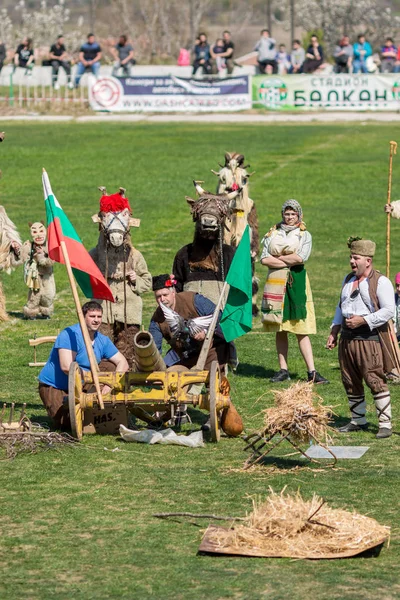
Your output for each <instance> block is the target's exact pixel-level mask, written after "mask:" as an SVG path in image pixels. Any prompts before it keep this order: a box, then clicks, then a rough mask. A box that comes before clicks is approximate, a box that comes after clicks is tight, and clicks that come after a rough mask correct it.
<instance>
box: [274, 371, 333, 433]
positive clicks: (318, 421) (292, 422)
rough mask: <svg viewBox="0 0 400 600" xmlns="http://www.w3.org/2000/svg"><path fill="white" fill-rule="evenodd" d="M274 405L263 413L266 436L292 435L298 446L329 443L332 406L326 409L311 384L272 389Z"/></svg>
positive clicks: (300, 383) (296, 384)
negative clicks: (311, 443) (277, 434)
mask: <svg viewBox="0 0 400 600" xmlns="http://www.w3.org/2000/svg"><path fill="white" fill-rule="evenodd" d="M272 393H273V394H274V399H275V406H273V407H271V408H267V409H266V410H264V411H263V413H264V415H265V416H264V424H265V434H266V435H268V436H271V437H272V436H273V435H275V434H276V433H283V432H286V433H289V434H290V439H291V440H293V441H294V442H297V443H299V444H301V443H310V441H311V440H316V441H317V442H325V443H326V442H328V441H329V436H328V427H329V421H330V419H331V417H332V414H333V413H332V407H331V406H324V405H323V400H322V398H321V397H320V396H318V394H316V393H315V391H314V387H313V384H312V383H307V382H301V381H298V382H297V383H294V384H293V385H291V386H290V387H288V388H287V389H283V390H272Z"/></svg>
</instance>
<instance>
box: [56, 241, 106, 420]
mask: <svg viewBox="0 0 400 600" xmlns="http://www.w3.org/2000/svg"><path fill="white" fill-rule="evenodd" d="M60 246H61V251H62V253H63V257H64V262H65V266H66V268H67V273H68V279H69V283H70V285H71V289H72V295H73V297H74V302H75V307H76V312H77V314H78V319H79V325H80V326H81V329H82V335H83V339H84V342H85V347H86V352H87V353H88V357H89V362H90V369H91V371H92V377H93V382H94V385H95V388H96V392H97V397H98V400H99V405H100V408H101V409H104V402H103V396H102V394H101V389H100V382H99V375H98V373H99V367H98V364H97V361H96V357H95V355H94V351H93V346H92V341H91V339H90V336H89V332H88V329H87V326H86V323H85V318H84V316H83V312H82V308H81V303H80V301H79V296H78V290H77V288H76V283H75V277H74V274H73V272H72V267H71V262H70V260H69V255H68V250H67V246H66V244H65V242H64V241H63V240H62V241H61V242H60Z"/></svg>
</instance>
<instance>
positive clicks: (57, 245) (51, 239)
mask: <svg viewBox="0 0 400 600" xmlns="http://www.w3.org/2000/svg"><path fill="white" fill-rule="evenodd" d="M42 181H43V191H44V203H45V206H46V218H47V238H48V246H49V256H50V258H51V259H52V260H55V261H56V262H59V263H62V264H65V261H64V256H63V253H62V250H61V242H65V245H66V247H67V252H68V256H69V260H70V262H71V267H72V270H73V273H74V276H75V279H76V281H77V282H78V284H79V287H80V288H81V290H82V292H83V294H84V295H85V296H86V298H98V299H99V300H110V301H111V302H114V297H113V295H112V292H111V289H110V287H109V286H108V284H107V282H106V280H105V279H104V277H103V275H102V273H101V271H100V269H99V268H98V266H97V265H96V263H95V262H94V261H93V259H92V257H91V256H90V254H89V252H88V251H87V250H86V248H85V246H84V245H83V244H82V242H81V240H80V238H79V236H78V234H77V233H76V231H75V229H74V228H73V226H72V224H71V223H70V221H69V219H68V217H67V215H66V214H65V212H64V211H63V209H62V208H61V206H60V203H59V202H58V200H57V198H56V197H55V195H54V194H53V191H52V189H51V185H50V181H49V177H48V175H47V173H46V171H45V170H44V169H43V175H42Z"/></svg>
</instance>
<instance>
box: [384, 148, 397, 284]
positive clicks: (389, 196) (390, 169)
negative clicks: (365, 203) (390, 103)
mask: <svg viewBox="0 0 400 600" xmlns="http://www.w3.org/2000/svg"><path fill="white" fill-rule="evenodd" d="M389 145H390V151H389V176H388V191H387V202H386V203H387V204H390V202H391V195H392V167H393V155H394V154H396V153H397V142H389ZM386 277H388V278H389V279H390V212H388V213H387V215H386Z"/></svg>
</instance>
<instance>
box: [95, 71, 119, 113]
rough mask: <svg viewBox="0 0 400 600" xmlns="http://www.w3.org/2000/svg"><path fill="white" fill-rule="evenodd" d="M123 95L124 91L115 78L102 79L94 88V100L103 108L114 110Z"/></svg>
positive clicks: (98, 80)
mask: <svg viewBox="0 0 400 600" xmlns="http://www.w3.org/2000/svg"><path fill="white" fill-rule="evenodd" d="M123 95H124V89H123V87H122V85H121V83H120V82H119V81H118V79H115V78H114V77H101V78H100V79H97V81H96V83H95V84H94V85H93V86H92V96H93V100H94V101H95V102H97V104H99V105H100V106H102V107H103V108H113V107H114V106H116V105H117V104H118V102H119V100H120V99H121V98H122V96H123Z"/></svg>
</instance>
